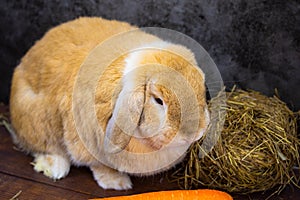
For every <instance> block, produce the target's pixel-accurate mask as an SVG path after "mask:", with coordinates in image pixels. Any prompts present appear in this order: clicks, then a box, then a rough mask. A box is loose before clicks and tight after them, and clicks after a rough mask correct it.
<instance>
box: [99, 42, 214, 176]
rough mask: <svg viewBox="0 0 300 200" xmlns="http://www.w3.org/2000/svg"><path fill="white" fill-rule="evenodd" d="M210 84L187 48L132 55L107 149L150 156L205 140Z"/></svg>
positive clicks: (165, 46) (162, 48)
mask: <svg viewBox="0 0 300 200" xmlns="http://www.w3.org/2000/svg"><path fill="white" fill-rule="evenodd" d="M153 47H154V48H153ZM204 80H205V77H204V74H203V72H202V71H201V70H200V69H199V68H198V66H197V64H196V61H195V59H194V56H193V54H192V53H191V52H190V51H189V50H188V49H186V48H185V47H183V46H179V45H174V44H170V43H166V42H161V43H158V44H152V45H151V48H148V47H147V46H145V47H143V48H141V49H138V50H136V51H134V52H131V53H130V54H129V55H128V56H127V58H126V59H125V68H124V71H123V77H122V80H121V84H122V86H121V87H120V88H121V89H120V91H119V93H118V95H117V97H116V100H115V101H114V110H113V113H112V116H111V118H110V120H109V122H108V124H107V127H106V136H105V140H104V148H105V149H106V151H108V152H110V153H118V152H121V151H124V150H125V151H127V152H132V153H150V152H155V151H159V150H161V149H164V148H170V149H172V148H173V149H174V148H177V147H179V146H189V145H190V144H191V143H192V142H194V141H196V140H198V139H200V138H201V136H202V135H203V133H204V131H205V130H206V128H207V126H208V123H209V114H208V110H207V105H206V96H205V94H206V91H205V84H204ZM169 153H170V154H172V153H174V154H176V153H175V152H172V150H170V151H169ZM166 157H168V156H166ZM170 157H172V156H170ZM179 157H180V156H179ZM173 159H174V158H173ZM178 159H179V158H178ZM158 160H159V159H158ZM144 164H145V163H144ZM123 171H126V169H125V170H123Z"/></svg>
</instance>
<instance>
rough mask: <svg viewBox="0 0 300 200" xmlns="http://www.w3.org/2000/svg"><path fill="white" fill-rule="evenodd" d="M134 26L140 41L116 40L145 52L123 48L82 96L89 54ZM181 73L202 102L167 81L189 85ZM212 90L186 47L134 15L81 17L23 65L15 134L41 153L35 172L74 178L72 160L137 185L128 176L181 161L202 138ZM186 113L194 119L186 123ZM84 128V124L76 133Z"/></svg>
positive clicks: (118, 186)
mask: <svg viewBox="0 0 300 200" xmlns="http://www.w3.org/2000/svg"><path fill="white" fill-rule="evenodd" d="M132 30H137V32H136V33H135V38H136V40H132V41H126V40H124V41H122V42H120V43H119V44H118V45H119V47H120V49H121V48H122V47H123V46H124V45H125V44H136V45H137V46H139V47H141V48H140V49H141V50H140V51H130V52H129V53H127V54H124V55H121V56H116V57H117V59H115V60H114V61H113V62H112V63H111V64H110V65H109V66H107V67H106V68H105V70H104V71H103V73H102V74H101V76H100V77H99V78H98V79H97V83H96V85H97V87H96V88H91V87H89V85H88V84H86V85H83V89H81V90H79V93H78V96H77V97H78V98H77V99H75V100H74V96H73V92H74V85H75V82H76V80H77V78H78V77H77V75H78V73H79V71H80V67H81V66H82V63H84V61H85V59H87V57H88V55H89V53H90V52H91V51H92V50H93V49H94V48H96V47H97V45H98V44H100V43H102V42H104V41H106V40H107V39H109V38H110V37H112V36H114V35H117V34H120V33H124V32H127V31H132ZM148 47H152V48H151V49H149V48H148ZM153 47H155V48H153ZM143 48H145V49H147V48H148V50H145V51H143ZM161 49H166V51H165V50H161ZM106 53H107V55H111V54H113V52H106ZM160 66H167V67H160ZM92 70H96V68H92ZM173 72H174V74H176V73H177V74H179V75H180V76H181V77H183V79H182V80H184V81H186V82H187V85H188V86H189V88H190V89H191V91H193V92H194V95H195V99H196V101H194V102H193V101H190V100H189V99H191V97H189V96H183V97H178V94H177V95H176V94H175V93H174V92H172V90H171V89H170V88H168V87H167V86H165V85H164V84H166V85H167V84H169V85H173V86H174V85H175V86H176V87H175V86H174V88H175V89H176V88H177V89H178V88H179V90H180V89H181V90H182V91H186V89H184V88H183V89H182V87H183V85H184V84H183V83H182V82H179V83H178V82H175V79H174V78H172V76H170V74H172V73H173ZM87 79H88V78H87ZM84 81H85V80H84ZM86 81H88V80H86ZM205 90H206V89H205V75H204V73H203V72H202V71H201V69H200V68H199V67H198V66H197V62H196V60H195V58H194V55H193V53H192V52H191V51H190V50H189V49H187V48H186V47H184V46H181V45H178V44H173V43H170V42H168V41H164V40H162V39H160V38H158V37H156V36H154V35H151V34H148V33H145V32H143V31H139V29H138V28H137V27H135V26H133V25H130V24H128V23H126V22H120V21H113V20H106V19H102V18H100V17H81V18H78V19H75V20H72V21H69V22H66V23H63V24H61V25H58V26H57V27H54V28H52V29H50V30H49V31H48V32H47V33H46V34H45V35H44V36H43V38H42V39H40V40H39V41H37V42H36V43H35V44H34V45H33V47H32V48H31V49H30V50H29V51H28V52H27V53H26V55H25V56H24V57H23V58H22V60H21V62H20V64H19V65H18V66H17V67H16V68H15V70H14V74H13V79H12V86H11V95H10V112H11V122H12V126H13V128H14V132H15V133H14V134H12V138H13V141H14V143H15V144H16V145H18V146H19V147H20V149H22V150H23V151H24V152H25V153H28V154H30V155H32V156H33V158H34V160H33V166H34V170H35V171H37V172H42V173H43V174H44V175H46V176H47V177H49V178H52V179H54V180H56V179H61V178H64V177H66V176H67V174H68V173H69V170H70V166H71V165H75V166H87V167H89V168H90V170H91V171H92V173H93V177H94V179H95V180H96V181H97V183H98V185H99V186H100V187H102V188H104V189H115V190H126V189H131V188H132V187H133V186H132V182H131V180H130V177H129V176H130V175H136V176H147V175H152V174H155V173H159V172H162V171H164V170H167V169H169V168H171V167H173V166H175V165H176V164H177V163H179V162H180V161H181V160H182V159H183V158H184V156H185V153H181V152H182V151H184V150H186V149H187V148H188V147H189V146H190V145H191V144H192V143H193V142H194V141H197V140H199V139H200V138H201V137H202V136H203V133H204V132H205V130H206V128H207V126H208V124H209V112H208V109H207V104H206V96H205V94H206V91H205ZM91 91H92V92H94V93H95V95H94V98H93V101H94V107H93V108H94V109H95V112H85V111H84V110H83V109H82V108H83V107H84V106H86V105H87V104H88V102H86V101H84V100H83V99H84V98H85V97H86V96H87V95H89V92H91ZM74 102H75V104H76V105H77V108H76V109H75V108H74ZM182 109H185V110H186V111H187V112H186V113H187V114H182V113H181V110H182ZM76 116H77V117H79V118H78V119H79V122H78V121H77V122H76V119H75V117H76ZM95 116H96V120H95ZM193 116H199V117H198V118H197V117H196V118H195V119H196V120H194V118H193ZM183 117H184V118H183ZM184 120H186V121H187V122H192V123H187V124H186V125H182V121H184ZM76 123H77V124H76ZM193 124H195V125H193ZM76 126H81V127H84V131H83V132H82V133H78V130H77V127H76ZM99 127H100V128H99ZM125 129H126V130H125ZM125 132H126V133H125ZM162 163H164V164H162Z"/></svg>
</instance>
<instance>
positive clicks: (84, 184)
mask: <svg viewBox="0 0 300 200" xmlns="http://www.w3.org/2000/svg"><path fill="white" fill-rule="evenodd" d="M0 112H1V113H8V108H7V106H0ZM31 161H32V158H31V157H30V156H26V155H25V154H23V153H22V152H19V151H18V150H17V149H16V148H15V147H14V145H13V144H12V141H11V138H10V136H9V133H8V132H7V131H6V129H5V128H4V127H0V200H2V199H11V198H12V197H14V196H15V195H16V194H18V195H17V196H18V197H17V198H15V199H26V200H27V199H88V198H96V197H109V196H118V195H129V194H137V193H143V192H150V191H159V190H174V189H179V188H178V186H177V184H176V183H170V182H169V181H168V180H167V178H166V174H160V175H157V176H152V177H147V178H135V177H132V181H133V184H134V189H132V190H128V191H114V190H103V189H101V188H100V187H99V186H98V185H97V184H96V182H95V181H94V180H93V177H92V174H91V172H90V171H89V169H88V168H84V167H83V168H76V167H72V168H71V171H70V174H69V175H68V176H67V177H66V178H64V179H62V180H59V181H56V182H54V181H52V180H50V179H48V178H47V177H45V176H44V175H42V174H40V173H37V172H35V171H33V168H32V166H31V165H30V162H31ZM272 192H273V191H268V192H266V193H265V194H262V193H256V194H252V195H234V194H232V195H233V197H234V199H243V200H247V199H249V200H250V199H252V200H259V199H266V198H267V197H268V196H269V195H270V194H271V193H272ZM270 199H273V200H275V199H276V200H277V199H279V200H281V199H282V200H283V199H284V200H292V199H293V200H294V199H295V200H296V199H300V189H297V188H292V187H287V188H286V189H285V190H284V191H283V192H282V193H281V194H280V195H279V196H277V195H276V196H272V197H271V198H270Z"/></svg>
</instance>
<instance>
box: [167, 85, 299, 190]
mask: <svg viewBox="0 0 300 200" xmlns="http://www.w3.org/2000/svg"><path fill="white" fill-rule="evenodd" d="M226 94H227V97H228V99H227V101H226V104H227V105H226V104H224V105H225V106H222V109H221V112H222V111H226V114H225V115H220V116H224V117H225V123H224V126H218V125H217V127H219V129H220V128H222V130H220V131H221V134H220V137H218V140H217V142H216V145H215V146H214V147H213V149H212V151H210V152H209V153H208V154H207V155H206V156H204V157H203V158H199V153H201V152H202V151H203V147H202V142H203V139H202V140H201V141H199V142H196V143H194V144H193V145H192V146H191V148H190V149H189V152H188V155H187V157H186V160H185V161H184V162H183V165H182V167H181V168H180V169H179V170H177V171H176V172H175V173H174V174H173V175H172V179H173V180H174V181H178V182H179V184H180V186H182V187H183V188H185V189H192V188H199V187H201V186H202V187H203V186H205V187H209V188H217V189H221V190H226V191H228V192H236V193H252V192H257V191H265V190H267V189H270V188H273V187H274V186H278V190H277V191H276V192H280V191H281V190H282V189H283V188H284V187H285V186H286V185H287V184H289V183H290V182H292V183H294V184H295V185H296V184H297V183H298V179H299V177H298V178H297V177H296V176H295V174H294V172H293V170H292V168H293V166H295V165H298V166H299V144H300V143H299V139H298V138H297V125H296V117H295V115H294V113H293V112H292V111H290V110H289V109H288V107H287V106H286V105H285V103H283V102H282V101H281V100H280V99H279V98H278V97H276V96H274V97H270V98H269V97H266V96H263V95H261V94H260V93H258V92H254V91H247V92H246V91H243V90H240V89H233V90H232V91H231V92H227V93H226ZM219 100H220V98H218V97H216V98H214V99H212V100H211V102H210V105H212V102H214V103H215V105H216V104H218V101H219ZM210 109H213V108H211V107H210ZM219 121H222V120H221V119H220V120H219ZM210 131H211V130H210V128H209V129H208V131H207V133H206V137H207V135H208V134H212V133H211V132H210Z"/></svg>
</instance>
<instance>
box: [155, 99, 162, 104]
mask: <svg viewBox="0 0 300 200" xmlns="http://www.w3.org/2000/svg"><path fill="white" fill-rule="evenodd" d="M154 100H155V102H156V103H157V104H159V105H164V102H163V100H161V99H160V98H154Z"/></svg>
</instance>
